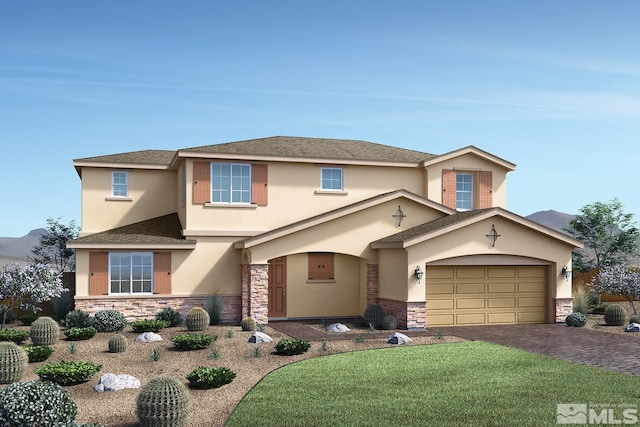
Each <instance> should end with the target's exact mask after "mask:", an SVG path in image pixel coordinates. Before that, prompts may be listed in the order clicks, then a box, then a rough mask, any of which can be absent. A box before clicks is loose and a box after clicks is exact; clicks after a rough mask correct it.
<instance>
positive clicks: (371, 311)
mask: <svg viewBox="0 0 640 427" xmlns="http://www.w3.org/2000/svg"><path fill="white" fill-rule="evenodd" d="M386 315H387V313H385V311H384V308H382V306H380V305H378V304H372V305H370V306H368V307H367V308H366V310H365V311H364V321H365V322H367V324H368V325H373V327H374V328H376V329H380V328H381V327H382V319H384V316H386Z"/></svg>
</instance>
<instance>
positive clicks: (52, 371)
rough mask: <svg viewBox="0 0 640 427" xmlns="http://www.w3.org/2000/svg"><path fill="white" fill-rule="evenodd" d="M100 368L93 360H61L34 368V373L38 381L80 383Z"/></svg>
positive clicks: (62, 383) (65, 383)
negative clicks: (38, 378)
mask: <svg viewBox="0 0 640 427" xmlns="http://www.w3.org/2000/svg"><path fill="white" fill-rule="evenodd" d="M100 369H102V365H97V364H95V363H93V362H82V361H72V362H67V361H64V360H63V361H62V362H58V363H47V364H45V365H43V366H41V367H39V368H37V369H36V371H35V372H36V375H38V376H39V377H40V381H51V382H53V383H56V384H59V385H62V386H65V385H72V384H80V383H83V382H86V381H88V380H90V379H91V377H93V376H94V375H95V374H96V373H97V372H99V371H100Z"/></svg>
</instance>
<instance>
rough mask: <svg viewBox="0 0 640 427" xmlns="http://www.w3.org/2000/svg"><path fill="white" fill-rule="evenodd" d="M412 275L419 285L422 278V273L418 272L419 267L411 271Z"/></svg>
mask: <svg viewBox="0 0 640 427" xmlns="http://www.w3.org/2000/svg"><path fill="white" fill-rule="evenodd" d="M413 275H414V276H416V279H417V280H418V283H420V279H422V276H424V271H422V270H420V266H417V267H416V269H415V270H413Z"/></svg>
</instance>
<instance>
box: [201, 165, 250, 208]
mask: <svg viewBox="0 0 640 427" xmlns="http://www.w3.org/2000/svg"><path fill="white" fill-rule="evenodd" d="M214 165H216V166H220V165H229V166H230V167H233V166H248V167H249V201H248V202H234V201H232V200H231V199H232V192H233V189H232V188H231V187H230V188H229V192H230V193H229V202H213V201H212V202H209V203H205V206H218V207H219V206H231V207H234V206H235V207H252V206H253V205H254V204H253V203H252V200H251V195H252V194H251V183H252V179H253V177H252V173H253V168H252V167H251V164H250V163H233V162H211V165H210V166H209V180H210V184H209V193H210V194H209V195H210V199H211V200H213V166H214ZM229 178H230V179H231V177H229ZM229 185H230V186H231V182H229ZM255 206H257V205H255Z"/></svg>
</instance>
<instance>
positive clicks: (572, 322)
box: [565, 311, 587, 328]
mask: <svg viewBox="0 0 640 427" xmlns="http://www.w3.org/2000/svg"><path fill="white" fill-rule="evenodd" d="M565 322H566V323H567V326H575V327H577V328H580V327H582V326H584V325H586V324H587V316H585V315H584V314H582V313H580V312H579V311H576V312H574V313H571V314H570V315H568V316H567V318H566V319H565Z"/></svg>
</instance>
